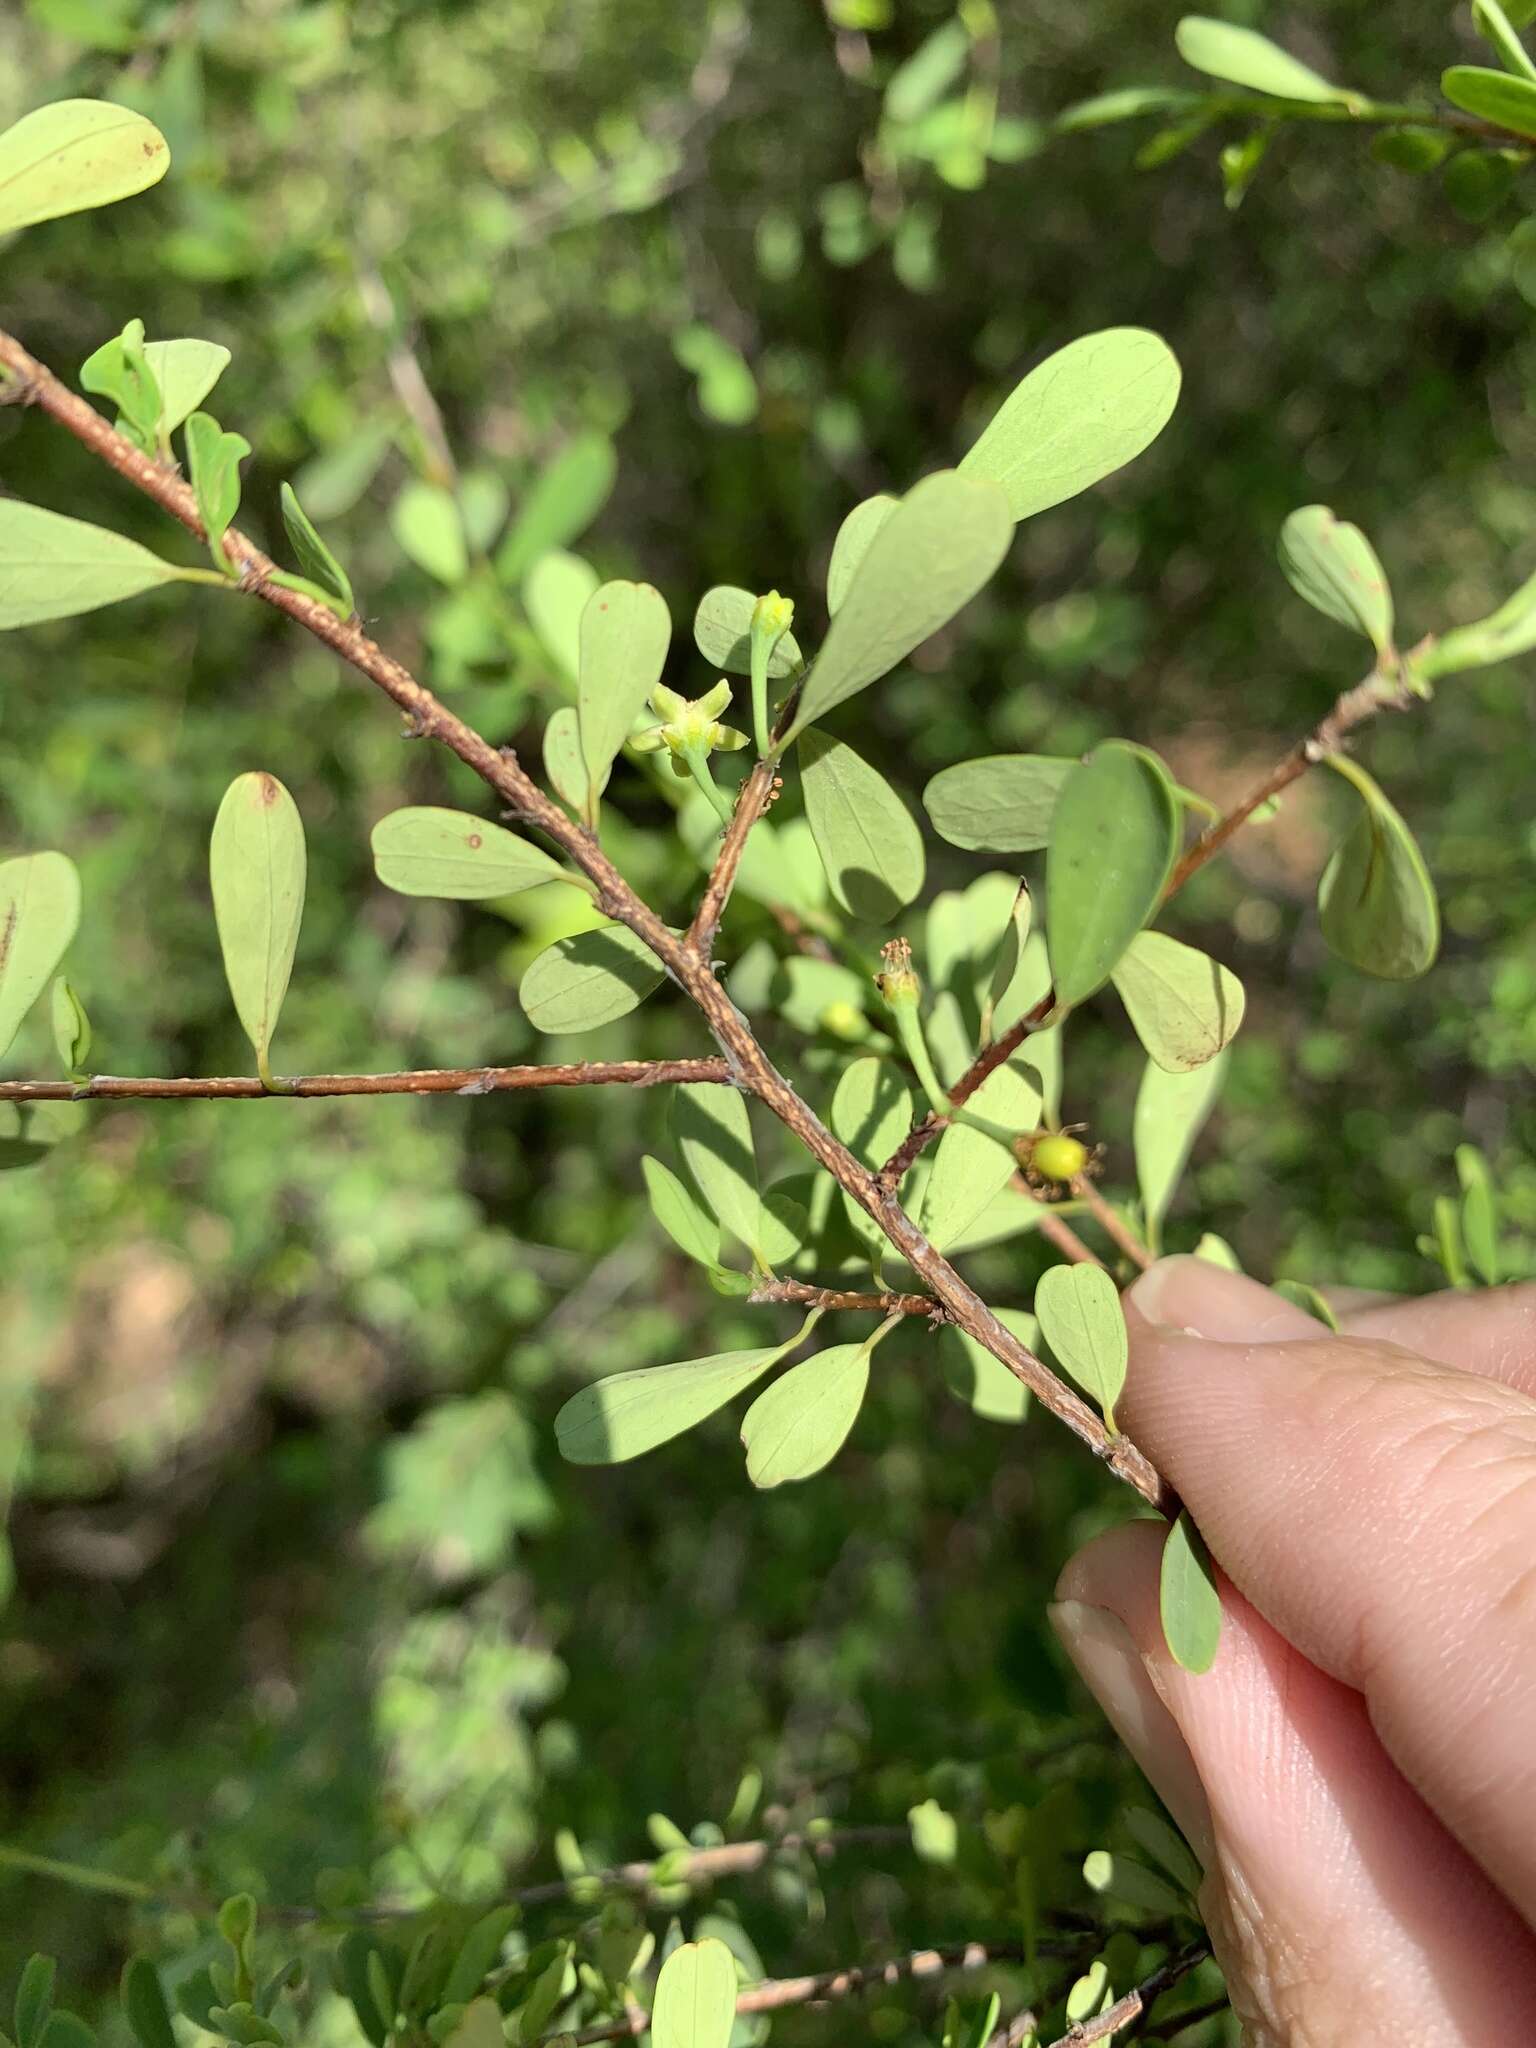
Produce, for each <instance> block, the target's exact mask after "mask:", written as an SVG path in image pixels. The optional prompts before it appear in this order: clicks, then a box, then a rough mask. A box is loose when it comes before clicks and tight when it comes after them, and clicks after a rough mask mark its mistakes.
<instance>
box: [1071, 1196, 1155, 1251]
mask: <svg viewBox="0 0 1536 2048" xmlns="http://www.w3.org/2000/svg"><path fill="white" fill-rule="evenodd" d="M1072 1192H1073V1194H1074V1195H1076V1197H1077V1199H1078V1200H1079V1201H1080V1202H1085V1203H1086V1204H1087V1205H1088V1210H1089V1213H1090V1214H1091V1215H1092V1217H1093V1220H1094V1221H1095V1223H1097V1224H1098V1226H1099V1228H1100V1229H1101V1230H1102V1231H1103V1232H1104V1235H1105V1236H1106V1237H1107V1238H1109V1239H1111V1241H1112V1242H1113V1243H1114V1244H1116V1245H1118V1246H1119V1248H1120V1250H1121V1251H1123V1252H1124V1253H1125V1256H1126V1257H1127V1258H1128V1259H1129V1260H1130V1261H1131V1263H1132V1265H1134V1266H1140V1268H1141V1270H1142V1271H1143V1272H1145V1271H1146V1270H1147V1268H1148V1266H1150V1265H1151V1264H1152V1254H1151V1252H1150V1251H1149V1250H1148V1249H1147V1247H1146V1246H1145V1245H1144V1244H1143V1243H1142V1241H1141V1239H1140V1238H1139V1237H1138V1236H1137V1235H1136V1233H1135V1231H1134V1230H1132V1228H1131V1226H1130V1225H1129V1224H1128V1223H1127V1222H1126V1220H1125V1218H1124V1217H1123V1216H1122V1215H1121V1214H1120V1212H1119V1210H1118V1209H1116V1208H1115V1207H1114V1205H1113V1204H1112V1203H1110V1202H1107V1201H1105V1199H1104V1197H1103V1196H1102V1195H1101V1194H1100V1193H1099V1190H1098V1189H1097V1187H1095V1185H1094V1183H1093V1182H1092V1180H1090V1179H1089V1177H1088V1175H1087V1174H1086V1173H1080V1174H1078V1175H1077V1177H1076V1179H1075V1180H1074V1181H1073V1183H1072Z"/></svg>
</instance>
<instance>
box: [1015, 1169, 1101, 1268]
mask: <svg viewBox="0 0 1536 2048" xmlns="http://www.w3.org/2000/svg"><path fill="white" fill-rule="evenodd" d="M1012 1185H1013V1186H1014V1187H1019V1188H1023V1189H1024V1190H1025V1192H1026V1193H1027V1194H1031V1195H1034V1194H1035V1191H1034V1189H1033V1188H1032V1187H1030V1185H1029V1182H1028V1181H1027V1180H1025V1178H1024V1176H1023V1175H1022V1174H1019V1175H1017V1176H1016V1177H1015V1179H1014V1181H1013V1183H1012ZM1035 1200H1036V1201H1037V1202H1039V1204H1040V1206H1041V1208H1042V1209H1043V1210H1044V1211H1045V1214H1044V1215H1043V1216H1042V1217H1041V1218H1040V1225H1039V1228H1040V1235H1041V1236H1042V1237H1045V1238H1049V1239H1050V1241H1051V1243H1052V1244H1053V1245H1055V1247H1056V1249H1057V1251H1059V1252H1060V1253H1061V1255H1062V1257H1063V1258H1065V1259H1070V1260H1071V1262H1072V1264H1073V1265H1074V1266H1102V1265H1103V1263H1104V1261H1103V1260H1102V1259H1101V1258H1100V1257H1099V1255H1098V1253H1097V1252H1093V1251H1090V1250H1089V1248H1088V1246H1087V1245H1085V1244H1084V1243H1083V1240H1082V1239H1081V1238H1080V1237H1079V1236H1078V1234H1077V1232H1076V1231H1075V1230H1074V1229H1073V1228H1072V1226H1071V1224H1070V1223H1069V1222H1068V1221H1067V1219H1066V1217H1065V1216H1058V1215H1057V1214H1056V1212H1055V1210H1054V1209H1053V1208H1052V1207H1051V1205H1050V1203H1049V1202H1047V1201H1046V1200H1045V1199H1044V1197H1043V1196H1040V1195H1035Z"/></svg>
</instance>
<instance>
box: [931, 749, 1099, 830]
mask: <svg viewBox="0 0 1536 2048" xmlns="http://www.w3.org/2000/svg"><path fill="white" fill-rule="evenodd" d="M1077 765H1078V763H1077V762H1076V761H1072V760H1067V759H1065V758H1062V759H1058V758H1057V757H1056V756H1054V755H1051V754H988V755H986V756H984V757H983V758H982V759H981V760H979V761H959V762H957V763H956V764H955V766H954V767H953V768H941V769H940V770H939V773H938V774H937V775H935V776H934V777H933V779H932V781H931V782H930V783H929V784H928V786H927V788H926V789H925V790H924V791H923V808H924V809H925V810H926V811H927V813H928V815H929V817H930V818H931V819H932V820H933V827H934V830H935V831H936V832H937V833H938V834H939V836H940V837H941V838H943V839H947V840H948V841H949V843H950V845H951V846H963V847H965V848H966V849H967V850H968V851H970V852H973V853H974V852H979V851H981V850H982V849H983V848H985V849H987V850H989V851H992V852H996V853H1034V852H1036V851H1037V850H1038V849H1039V848H1040V847H1042V846H1044V845H1046V844H1047V842H1048V841H1049V839H1050V833H1051V815H1052V813H1053V812H1054V811H1055V809H1056V799H1057V797H1059V796H1060V794H1061V789H1062V784H1063V783H1064V782H1065V781H1066V779H1067V777H1068V776H1069V775H1070V774H1071V773H1072V770H1073V769H1074V768H1076V767H1077Z"/></svg>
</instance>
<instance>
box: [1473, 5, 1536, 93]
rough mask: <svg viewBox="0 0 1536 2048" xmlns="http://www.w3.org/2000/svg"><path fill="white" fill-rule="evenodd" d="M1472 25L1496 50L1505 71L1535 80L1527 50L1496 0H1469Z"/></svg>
mask: <svg viewBox="0 0 1536 2048" xmlns="http://www.w3.org/2000/svg"><path fill="white" fill-rule="evenodd" d="M1472 26H1473V27H1474V28H1475V29H1476V30H1477V32H1478V34H1479V35H1480V36H1481V37H1482V38H1483V40H1484V42H1487V43H1491V44H1492V45H1493V47H1494V49H1495V50H1497V52H1498V54H1499V62H1500V63H1501V64H1502V65H1503V66H1504V69H1505V70H1506V71H1508V72H1510V73H1511V74H1512V75H1513V76H1514V77H1516V78H1525V79H1530V80H1532V81H1536V64H1533V63H1532V62H1531V55H1530V52H1529V51H1528V50H1527V49H1526V47H1525V45H1524V43H1522V42H1521V40H1520V38H1519V36H1518V35H1517V34H1516V33H1515V25H1514V23H1513V22H1512V21H1511V20H1510V18H1509V16H1508V15H1507V14H1506V13H1505V12H1504V9H1503V8H1502V7H1501V6H1500V5H1499V0H1472Z"/></svg>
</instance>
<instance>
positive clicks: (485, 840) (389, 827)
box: [372, 805, 572, 902]
mask: <svg viewBox="0 0 1536 2048" xmlns="http://www.w3.org/2000/svg"><path fill="white" fill-rule="evenodd" d="M372 846H373V865H374V871H375V872H376V873H377V875H378V878H379V880H380V881H381V882H382V883H383V884H384V886H385V887H386V888H387V889H394V890H397V891H398V892H399V894H400V895H402V896H445V897H454V898H458V899H459V900H461V901H463V902H479V901H484V900H487V899H489V898H491V897H494V896H513V895H515V894H516V893H517V892H518V890H520V889H535V888H537V887H538V886H539V884H540V883H541V882H569V881H570V880H571V879H572V878H571V876H570V875H569V874H568V873H567V871H566V870H565V869H564V868H562V867H561V866H560V864H559V862H558V861H554V860H551V859H550V857H549V855H548V854H547V853H544V852H542V851H541V850H540V849H539V848H538V847H537V846H530V845H529V843H528V841H527V840H526V839H519V838H518V837H517V835H516V833H513V832H508V831H506V830H505V829H504V828H503V827H502V826H500V825H492V824H488V823H487V822H486V820H485V819H484V818H477V817H474V816H473V815H472V814H471V813H470V812H468V811H446V810H441V809H439V808H438V807H437V806H435V805H421V806H415V807H412V808H411V809H408V810H403V811H391V812H390V814H389V816H388V817H386V818H380V820H379V822H378V823H377V825H375V826H374V828H373V837H372Z"/></svg>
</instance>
